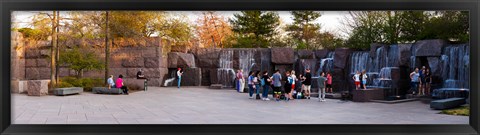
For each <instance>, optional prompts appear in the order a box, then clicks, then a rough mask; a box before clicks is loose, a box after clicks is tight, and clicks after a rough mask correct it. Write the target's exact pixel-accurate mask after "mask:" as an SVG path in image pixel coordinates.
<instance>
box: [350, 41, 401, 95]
mask: <svg viewBox="0 0 480 135" xmlns="http://www.w3.org/2000/svg"><path fill="white" fill-rule="evenodd" d="M399 57H400V54H399V47H398V45H390V46H388V47H387V46H381V47H379V48H377V49H376V50H375V57H371V56H370V53H369V52H354V53H352V55H351V58H350V60H351V61H350V62H351V64H350V75H351V76H353V75H354V74H355V73H356V72H357V71H359V72H362V71H363V70H365V71H367V84H366V85H367V86H368V87H390V86H391V84H392V83H391V82H392V81H391V80H392V78H391V74H392V69H394V68H398V67H397V66H398V63H399V60H400V58H399Z"/></svg>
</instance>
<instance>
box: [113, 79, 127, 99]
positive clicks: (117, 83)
mask: <svg viewBox="0 0 480 135" xmlns="http://www.w3.org/2000/svg"><path fill="white" fill-rule="evenodd" d="M122 78H123V75H119V76H118V78H117V80H116V82H115V86H116V87H117V88H119V89H122V90H123V94H127V95H128V88H127V86H125V85H123V79H122Z"/></svg>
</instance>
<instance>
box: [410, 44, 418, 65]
mask: <svg viewBox="0 0 480 135" xmlns="http://www.w3.org/2000/svg"><path fill="white" fill-rule="evenodd" d="M415 48H417V47H416V46H415V45H412V48H411V50H410V52H411V56H410V69H411V70H412V71H413V70H415V67H417V63H416V62H417V61H416V60H417V52H416V51H415V50H416V49H415Z"/></svg>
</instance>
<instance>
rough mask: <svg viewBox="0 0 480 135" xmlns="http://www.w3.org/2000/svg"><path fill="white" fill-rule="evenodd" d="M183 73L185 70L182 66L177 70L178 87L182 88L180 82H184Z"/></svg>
mask: <svg viewBox="0 0 480 135" xmlns="http://www.w3.org/2000/svg"><path fill="white" fill-rule="evenodd" d="M182 75H183V71H182V68H178V71H177V78H178V86H177V87H178V88H179V89H180V83H181V82H182Z"/></svg>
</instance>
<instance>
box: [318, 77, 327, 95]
mask: <svg viewBox="0 0 480 135" xmlns="http://www.w3.org/2000/svg"><path fill="white" fill-rule="evenodd" d="M324 76H325V73H323V72H322V73H320V77H318V94H319V95H318V101H319V102H325V82H326V81H327V78H325V77H324Z"/></svg>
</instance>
